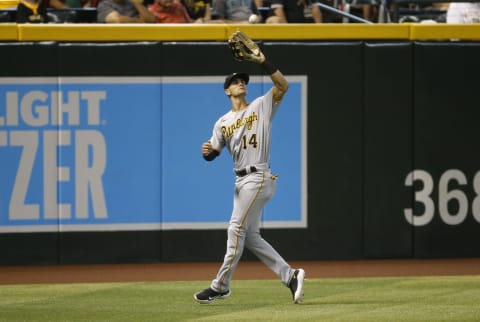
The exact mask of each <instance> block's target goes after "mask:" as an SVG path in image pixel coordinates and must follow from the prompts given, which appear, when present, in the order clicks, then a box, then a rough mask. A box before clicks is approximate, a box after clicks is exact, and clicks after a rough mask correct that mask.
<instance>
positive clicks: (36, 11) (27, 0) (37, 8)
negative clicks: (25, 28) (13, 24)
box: [16, 0, 48, 23]
mask: <svg viewBox="0 0 480 322" xmlns="http://www.w3.org/2000/svg"><path fill="white" fill-rule="evenodd" d="M16 21H17V23H46V22H48V17H47V9H46V8H45V4H44V3H43V0H20V1H19V3H18V5H17V18H16Z"/></svg>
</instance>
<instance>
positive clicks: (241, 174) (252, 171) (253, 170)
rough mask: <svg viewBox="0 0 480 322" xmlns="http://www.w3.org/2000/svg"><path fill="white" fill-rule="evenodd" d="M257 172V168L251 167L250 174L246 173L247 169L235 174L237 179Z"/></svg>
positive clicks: (237, 171)
mask: <svg viewBox="0 0 480 322" xmlns="http://www.w3.org/2000/svg"><path fill="white" fill-rule="evenodd" d="M254 172H257V168H255V167H254V166H253V165H252V166H250V172H249V171H248V168H245V169H242V170H236V171H235V174H236V175H237V176H239V177H244V176H246V175H247V174H249V173H254Z"/></svg>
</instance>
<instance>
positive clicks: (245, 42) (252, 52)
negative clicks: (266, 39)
mask: <svg viewBox="0 0 480 322" xmlns="http://www.w3.org/2000/svg"><path fill="white" fill-rule="evenodd" d="M228 45H229V46H230V49H231V50H232V53H233V58H235V60H238V61H251V62H255V63H259V62H260V53H261V51H260V48H259V47H258V45H257V44H256V43H255V42H253V40H251V39H250V37H248V36H247V34H246V33H244V32H241V31H240V30H238V31H236V32H234V33H233V34H232V35H231V36H230V37H229V38H228Z"/></svg>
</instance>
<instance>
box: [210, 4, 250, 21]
mask: <svg viewBox="0 0 480 322" xmlns="http://www.w3.org/2000/svg"><path fill="white" fill-rule="evenodd" d="M213 11H214V12H215V14H216V18H217V19H221V20H223V22H225V23H248V22H249V21H248V20H249V19H250V16H252V15H253V14H257V7H256V5H255V3H254V2H253V1H252V0H213Z"/></svg>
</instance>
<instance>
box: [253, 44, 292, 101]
mask: <svg viewBox="0 0 480 322" xmlns="http://www.w3.org/2000/svg"><path fill="white" fill-rule="evenodd" d="M259 64H260V65H261V66H262V67H263V69H264V70H265V72H266V73H267V74H269V75H270V78H271V79H272V82H273V89H272V97H273V104H274V105H278V104H279V103H280V102H281V101H282V99H283V96H284V95H285V93H286V92H287V91H288V86H289V84H288V81H287V79H286V78H285V76H283V74H282V72H281V71H280V70H279V69H278V68H277V67H276V66H275V65H274V64H272V63H271V62H270V61H268V60H267V59H266V57H265V55H264V54H263V53H262V52H260V60H259Z"/></svg>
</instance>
